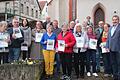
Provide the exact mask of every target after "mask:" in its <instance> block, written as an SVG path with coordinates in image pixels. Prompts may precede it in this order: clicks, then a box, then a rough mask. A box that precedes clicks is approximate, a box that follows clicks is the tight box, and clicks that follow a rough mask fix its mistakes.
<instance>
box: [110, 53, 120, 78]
mask: <svg viewBox="0 0 120 80" xmlns="http://www.w3.org/2000/svg"><path fill="white" fill-rule="evenodd" d="M110 60H111V65H112V71H113V78H114V80H120V52H114V51H110Z"/></svg>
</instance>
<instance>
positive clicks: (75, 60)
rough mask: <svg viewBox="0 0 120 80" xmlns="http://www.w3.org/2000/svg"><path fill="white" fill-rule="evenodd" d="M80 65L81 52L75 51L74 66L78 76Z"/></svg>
mask: <svg viewBox="0 0 120 80" xmlns="http://www.w3.org/2000/svg"><path fill="white" fill-rule="evenodd" d="M79 66H80V54H79V53H74V68H75V73H76V75H77V76H79V73H80V69H79Z"/></svg>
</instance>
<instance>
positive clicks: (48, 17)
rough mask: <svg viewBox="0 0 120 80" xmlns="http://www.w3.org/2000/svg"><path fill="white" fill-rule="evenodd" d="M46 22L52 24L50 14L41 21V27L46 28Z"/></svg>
mask: <svg viewBox="0 0 120 80" xmlns="http://www.w3.org/2000/svg"><path fill="white" fill-rule="evenodd" d="M47 24H50V25H52V22H51V18H50V16H47V17H46V21H45V22H44V23H43V28H44V29H46V26H47Z"/></svg>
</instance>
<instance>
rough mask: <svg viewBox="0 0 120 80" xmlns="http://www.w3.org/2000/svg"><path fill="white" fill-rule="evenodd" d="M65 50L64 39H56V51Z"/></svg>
mask: <svg viewBox="0 0 120 80" xmlns="http://www.w3.org/2000/svg"><path fill="white" fill-rule="evenodd" d="M64 50H65V41H64V40H58V51H62V52H64Z"/></svg>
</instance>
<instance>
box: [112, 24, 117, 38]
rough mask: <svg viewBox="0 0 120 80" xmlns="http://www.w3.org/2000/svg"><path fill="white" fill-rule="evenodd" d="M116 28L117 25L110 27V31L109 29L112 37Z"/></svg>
mask: <svg viewBox="0 0 120 80" xmlns="http://www.w3.org/2000/svg"><path fill="white" fill-rule="evenodd" d="M117 26H118V25H116V26H112V29H111V36H113V34H114V32H115V30H116V28H117Z"/></svg>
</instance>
